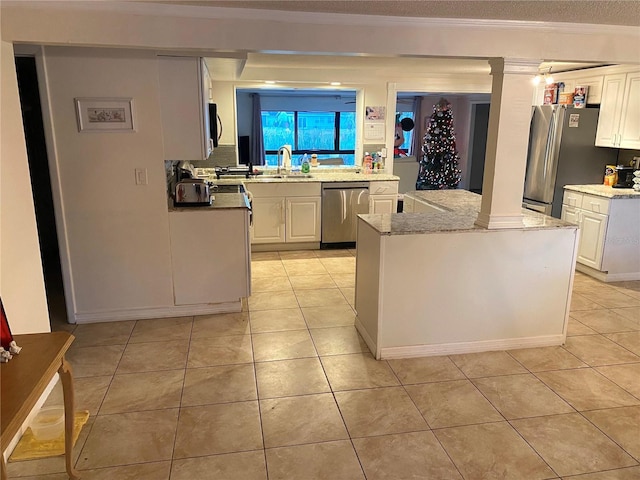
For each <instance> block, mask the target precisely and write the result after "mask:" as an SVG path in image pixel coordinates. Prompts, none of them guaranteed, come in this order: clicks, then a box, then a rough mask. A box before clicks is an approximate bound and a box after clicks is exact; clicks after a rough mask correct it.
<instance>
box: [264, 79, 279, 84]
mask: <svg viewBox="0 0 640 480" xmlns="http://www.w3.org/2000/svg"><path fill="white" fill-rule="evenodd" d="M264 83H267V84H269V85H273V84H275V83H276V82H275V80H265V81H264Z"/></svg>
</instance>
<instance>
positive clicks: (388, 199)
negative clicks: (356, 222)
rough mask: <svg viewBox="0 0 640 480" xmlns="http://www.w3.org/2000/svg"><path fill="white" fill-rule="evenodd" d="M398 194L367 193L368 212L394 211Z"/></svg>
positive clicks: (396, 207) (396, 206)
mask: <svg viewBox="0 0 640 480" xmlns="http://www.w3.org/2000/svg"><path fill="white" fill-rule="evenodd" d="M397 209H398V195H369V213H395V212H396V210H397Z"/></svg>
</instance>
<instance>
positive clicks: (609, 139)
mask: <svg viewBox="0 0 640 480" xmlns="http://www.w3.org/2000/svg"><path fill="white" fill-rule="evenodd" d="M596 146H599V147H615V148H630V149H640V72H632V73H619V74H615V75H606V76H605V77H604V86H603V89H602V100H601V102H600V115H599V117H598V130H597V132H596Z"/></svg>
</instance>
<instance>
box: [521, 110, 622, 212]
mask: <svg viewBox="0 0 640 480" xmlns="http://www.w3.org/2000/svg"><path fill="white" fill-rule="evenodd" d="M599 112H600V109H598V108H573V107H568V106H564V105H541V106H536V107H533V113H532V117H531V130H530V133H529V153H528V155H527V173H526V177H525V182H524V200H523V206H524V207H525V208H529V209H531V210H536V211H538V212H542V213H545V214H547V215H551V216H553V217H556V218H560V213H561V211H562V195H563V188H564V186H565V185H584V184H602V183H603V181H604V170H605V166H606V165H615V164H616V161H617V157H618V150H617V149H615V148H604V147H596V146H595V139H596V128H597V126H598V113H599Z"/></svg>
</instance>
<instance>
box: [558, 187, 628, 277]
mask: <svg viewBox="0 0 640 480" xmlns="http://www.w3.org/2000/svg"><path fill="white" fill-rule="evenodd" d="M638 212H640V197H634V198H615V197H614V198H605V197H600V196H596V195H589V194H586V193H584V194H583V193H578V192H575V191H565V194H564V197H563V205H562V216H561V218H562V219H563V220H565V221H567V222H569V223H573V224H575V225H579V226H580V243H579V244H578V257H577V262H578V263H579V264H581V265H585V266H587V267H590V268H591V269H594V270H598V271H599V272H602V275H603V276H602V278H601V279H602V280H606V281H618V280H634V279H640V248H638V245H640V214H638ZM598 278H600V277H598Z"/></svg>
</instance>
